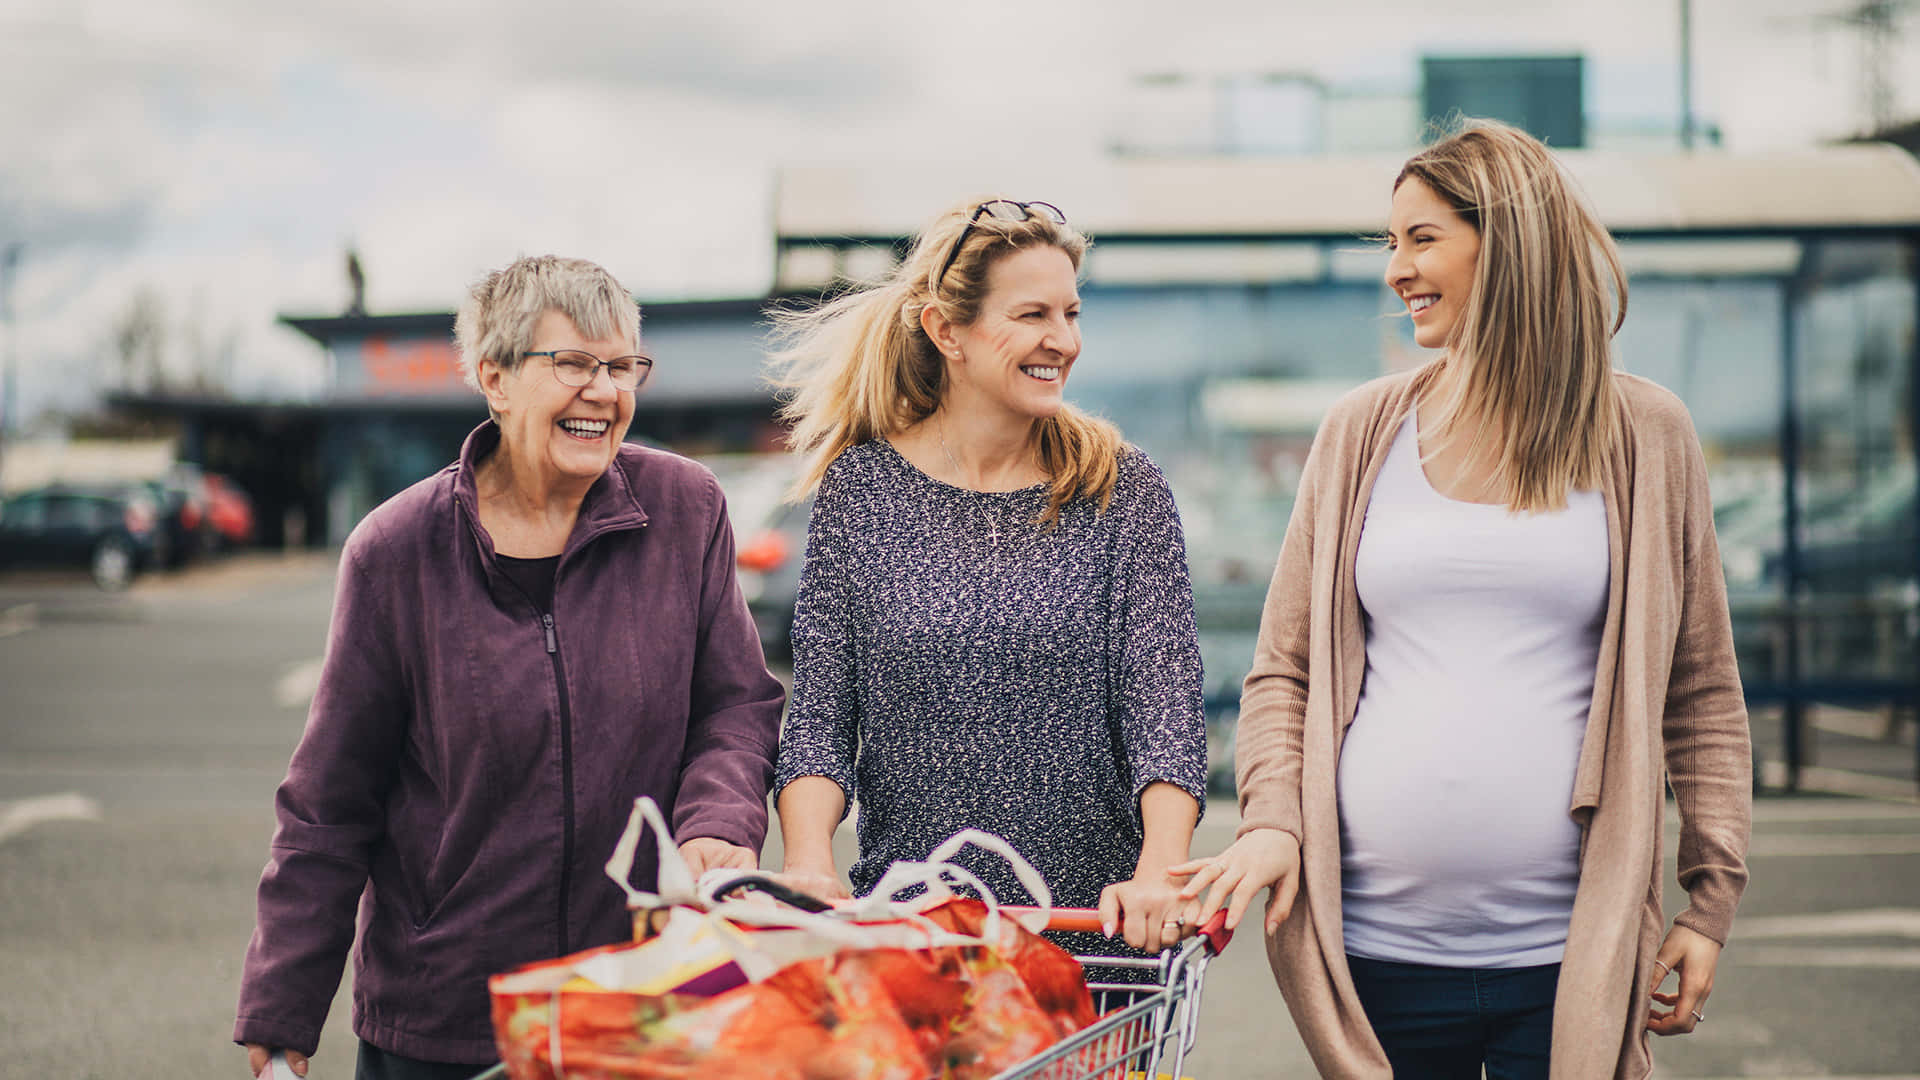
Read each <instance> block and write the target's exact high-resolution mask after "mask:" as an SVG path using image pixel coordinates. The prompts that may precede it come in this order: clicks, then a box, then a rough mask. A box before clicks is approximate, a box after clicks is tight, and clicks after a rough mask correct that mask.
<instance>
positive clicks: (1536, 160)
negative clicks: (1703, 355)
mask: <svg viewBox="0 0 1920 1080" xmlns="http://www.w3.org/2000/svg"><path fill="white" fill-rule="evenodd" d="M1410 178H1411V179H1418V180H1419V181H1420V182H1421V183H1424V184H1426V185H1427V186H1428V187H1429V188H1431V189H1433V191H1434V193H1435V194H1436V195H1438V196H1439V197H1440V198H1441V199H1443V200H1444V201H1446V203H1447V204H1448V205H1450V206H1452V207H1453V209H1454V211H1455V212H1456V213H1458V214H1459V215H1460V216H1461V217H1462V218H1464V219H1466V221H1467V223H1468V224H1470V225H1472V226H1473V228H1474V230H1475V231H1476V232H1478V233H1479V235H1480V255H1479V260H1478V263H1477V265H1476V266H1475V268H1474V284H1473V293H1472V296H1471V297H1470V298H1469V300H1468V303H1467V306H1466V310H1465V311H1464V312H1463V313H1462V315H1461V318H1460V320H1459V322H1457V323H1456V324H1455V325H1454V327H1453V332H1452V333H1451V334H1450V335H1448V340H1447V344H1446V350H1447V351H1446V356H1445V358H1444V360H1443V361H1442V363H1443V364H1444V365H1445V368H1446V369H1452V370H1450V371H1444V373H1445V374H1448V375H1450V378H1447V379H1445V380H1442V381H1443V382H1445V383H1446V384H1447V385H1448V387H1449V392H1448V393H1446V394H1445V395H1444V396H1442V397H1441V398H1439V399H1438V400H1437V404H1438V405H1439V411H1440V419H1439V423H1438V425H1437V428H1438V430H1437V431H1436V432H1435V434H1436V435H1437V440H1436V443H1435V449H1436V452H1437V450H1438V449H1439V448H1441V447H1445V446H1449V445H1452V444H1453V443H1454V442H1455V441H1456V440H1458V439H1460V438H1463V437H1469V436H1470V437H1471V442H1470V443H1469V445H1468V452H1467V456H1466V461H1467V467H1468V468H1472V467H1474V466H1477V465H1482V464H1485V463H1487V462H1488V461H1489V460H1490V461H1491V463H1492V465H1493V473H1492V485H1493V488H1494V490H1495V491H1496V492H1498V493H1499V495H1500V498H1501V501H1502V502H1504V503H1505V504H1506V505H1507V506H1508V507H1509V508H1510V509H1512V510H1514V511H1516V512H1537V511H1545V510H1559V509H1562V508H1564V507H1565V506H1566V505H1567V493H1568V492H1569V491H1571V490H1592V489H1595V488H1598V487H1599V486H1600V480H1601V475H1602V473H1603V470H1604V466H1605V462H1606V460H1607V456H1608V455H1609V453H1610V452H1611V451H1612V450H1613V448H1614V446H1615V445H1616V442H1617V441H1618V440H1619V439H1620V438H1621V422H1622V416H1623V413H1622V409H1621V406H1620V403H1619V401H1618V400H1617V397H1616V391H1615V389H1614V385H1613V378H1612V371H1613V349H1612V338H1613V335H1614V334H1615V333H1616V332H1618V330H1619V329H1620V326H1621V324H1622V323H1623V322H1624V321H1625V320H1626V317H1627V275H1626V272H1625V271H1624V270H1623V269H1622V268H1621V265H1620V252H1619V249H1618V248H1617V247H1616V246H1615V245H1614V242H1613V237H1612V236H1611V235H1609V234H1608V232H1607V230H1606V228H1605V227H1604V226H1603V225H1601V224H1600V219H1599V218H1598V216H1596V215H1595V214H1594V212H1593V210H1592V208H1591V207H1589V206H1588V205H1587V203H1586V200H1585V198H1584V197H1583V196H1582V195H1581V193H1580V191H1579V190H1578V189H1577V188H1576V187H1575V185H1574V183H1573V181H1572V179H1571V178H1570V177H1568V176H1567V175H1566V173H1565V172H1564V170H1563V167H1562V166H1561V164H1560V162H1559V161H1558V160H1556V159H1555V158H1554V156H1553V154H1552V153H1551V152H1550V151H1549V150H1548V149H1547V148H1546V147H1545V146H1544V145H1542V144H1541V143H1540V141H1539V140H1537V139H1535V138H1533V137H1532V136H1530V135H1528V134H1526V133H1525V132H1522V131H1520V130H1519V129H1517V128H1513V127H1510V126H1508V125H1506V124H1502V123H1499V122H1497V121H1492V120H1465V121H1462V122H1461V123H1460V124H1459V126H1458V127H1457V129H1456V131H1455V133H1454V134H1452V135H1451V136H1449V137H1447V138H1445V139H1443V140H1441V141H1440V142H1437V143H1435V144H1434V145H1432V146H1430V147H1428V148H1427V149H1426V150H1424V151H1422V152H1421V153H1419V154H1417V155H1415V156H1414V157H1413V158H1412V159H1410V160H1409V161H1408V162H1407V163H1406V165H1405V167H1403V168H1402V169H1401V170H1400V175H1399V177H1398V178H1397V179H1395V180H1394V182H1393V188H1394V190H1395V191H1398V190H1400V185H1401V184H1403V183H1405V182H1406V181H1407V180H1408V179H1410ZM1603 271H1604V276H1603ZM1606 278H1611V283H1612V288H1611V289H1609V288H1608V283H1607V281H1606ZM1489 421H1491V422H1492V423H1493V424H1494V425H1495V429H1496V430H1497V431H1498V432H1499V435H1500V444H1499V445H1498V446H1497V447H1496V446H1492V445H1490V440H1486V439H1483V438H1482V437H1481V436H1482V434H1483V431H1484V428H1485V426H1486V424H1487V422H1489ZM1469 425H1475V426H1474V430H1472V431H1471V432H1469V431H1468V430H1466V429H1467V427H1468V426H1469Z"/></svg>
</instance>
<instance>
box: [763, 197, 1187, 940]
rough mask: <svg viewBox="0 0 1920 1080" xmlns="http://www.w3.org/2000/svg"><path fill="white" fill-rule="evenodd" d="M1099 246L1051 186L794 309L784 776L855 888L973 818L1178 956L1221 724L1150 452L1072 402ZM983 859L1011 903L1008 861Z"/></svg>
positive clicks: (973, 218)
mask: <svg viewBox="0 0 1920 1080" xmlns="http://www.w3.org/2000/svg"><path fill="white" fill-rule="evenodd" d="M1086 246H1087V241H1086V239H1085V238H1084V237H1083V236H1081V234H1080V233H1079V232H1077V231H1076V230H1075V229H1073V227H1072V226H1070V225H1068V224H1067V222H1066V218H1065V216H1064V215H1063V214H1062V213H1061V212H1060V211H1059V210H1058V209H1056V208H1055V207H1053V206H1051V205H1049V204H1047V203H1038V202H1034V203H1019V202H1011V201H1007V200H992V201H989V202H984V203H980V204H978V205H966V206H961V207H957V208H955V209H954V210H951V211H949V212H947V213H946V214H943V215H941V216H940V217H939V218H938V219H937V220H935V221H934V222H933V224H932V225H931V226H929V227H928V228H927V229H926V230H925V231H924V232H923V233H922V234H921V235H920V237H919V238H918V239H917V241H916V242H915V243H914V245H913V247H912V249H911V250H910V251H909V253H908V254H907V256H906V258H905V260H904V261H903V262H902V263H901V264H900V265H899V266H898V267H897V268H896V269H895V271H894V272H893V273H892V275H891V276H890V277H889V278H887V279H886V280H885V281H884V282H882V283H880V284H878V285H876V286H874V287H871V288H867V289H863V290H859V291H856V292H854V293H852V294H850V295H847V296H844V297H841V298H840V299H838V300H837V301H834V302H832V303H830V304H827V305H825V306H823V307H821V308H818V309H816V310H814V311H812V312H807V313H801V314H797V315H795V316H793V317H792V318H790V319H789V320H788V322H787V327H786V329H787V330H788V332H789V337H788V344H789V346H790V348H789V349H788V350H787V351H786V352H785V353H784V355H783V356H782V357H780V358H777V362H778V363H781V364H783V367H782V369H781V370H782V372H783V373H782V376H781V378H782V380H783V381H784V382H785V383H786V385H787V386H788V387H789V388H790V389H791V390H792V393H793V396H792V398H791V400H790V403H789V406H788V409H787V414H788V416H789V417H790V418H792V419H794V420H795V421H796V426H795V428H794V432H793V437H792V438H793V443H794V445H795V446H796V447H797V448H798V449H800V450H802V451H804V452H806V453H807V454H808V455H809V457H808V464H807V472H806V475H805V479H804V481H803V484H804V486H805V487H814V486H816V485H817V490H818V494H817V497H816V498H815V501H814V507H813V515H812V519H811V521H810V522H809V526H808V538H807V555H806V562H805V566H804V568H803V571H802V576H801V582H800V592H799V596H798V600H797V603H796V608H797V610H796V614H795V618H794V628H793V654H794V686H793V706H792V709H791V711H790V712H789V714H788V718H787V723H786V727H785V729H784V730H783V732H782V735H781V742H780V760H779V766H778V772H777V777H776V784H777V788H778V790H779V810H780V831H781V836H782V838H783V840H784V842H785V845H786V864H785V869H786V871H787V872H788V873H789V874H791V875H794V876H795V877H796V878H798V879H800V880H801V881H802V882H803V883H805V884H809V885H811V886H812V887H813V888H815V889H816V890H817V891H820V892H822V893H826V894H830V895H831V894H839V895H845V893H846V889H845V887H844V886H843V885H841V884H840V881H839V878H838V874H837V871H836V868H835V865H834V858H833V852H832V849H831V840H832V837H833V833H834V831H835V829H836V827H837V826H838V825H839V823H840V820H841V819H842V817H844V816H845V814H846V812H847V809H848V805H849V801H850V800H852V799H856V798H857V799H858V801H859V806H860V814H859V821H858V827H857V835H858V837H859V846H860V853H859V859H858V861H856V862H855V863H854V864H853V867H852V873H851V877H852V882H853V888H854V890H855V891H857V892H863V893H864V892H866V891H869V890H871V889H872V888H873V886H874V884H875V883H876V881H877V880H878V879H879V877H880V876H881V874H882V873H883V872H884V871H885V870H886V868H887V867H888V865H890V864H891V863H893V862H894V861H896V860H901V859H915V860H917V859H924V858H925V857H926V856H927V854H928V852H929V850H931V849H932V848H933V847H934V846H936V845H937V844H939V843H940V842H941V841H943V840H945V839H946V838H947V837H948V836H949V835H951V834H952V833H954V832H956V831H958V830H960V829H962V828H967V827H973V828H980V829H985V830H987V831H988V832H992V833H996V834H998V835H1000V836H1002V837H1003V838H1005V839H1006V840H1008V841H1010V842H1011V843H1012V844H1013V846H1014V847H1015V848H1017V849H1018V850H1019V851H1020V852H1021V853H1022V854H1023V855H1025V856H1026V857H1027V858H1029V859H1031V860H1032V862H1033V863H1034V865H1035V867H1036V868H1037V869H1038V870H1039V871H1040V873H1041V875H1042V876H1043V877H1044V878H1045V880H1046V882H1047V884H1048V886H1049V887H1050V888H1051V889H1052V891H1053V896H1054V900H1055V901H1056V902H1057V903H1061V904H1066V905H1072V906H1083V907H1091V906H1093V905H1094V904H1096V903H1098V904H1099V905H1100V906H1101V907H1102V909H1103V911H1104V913H1105V919H1106V922H1107V927H1108V934H1109V936H1111V935H1112V934H1113V933H1115V932H1116V931H1117V932H1122V933H1124V936H1125V938H1126V940H1127V941H1128V942H1130V943H1131V944H1133V945H1134V946H1136V947H1139V948H1146V949H1149V950H1152V949H1158V948H1159V947H1160V946H1161V945H1162V944H1163V943H1165V942H1170V941H1173V940H1177V939H1178V938H1179V937H1181V936H1182V934H1183V929H1182V922H1183V916H1184V915H1185V914H1186V910H1187V908H1188V907H1190V906H1197V905H1189V904H1186V903H1183V902H1181V901H1180V900H1179V899H1178V891H1179V882H1178V881H1176V880H1175V879H1173V878H1172V877H1170V876H1169V875H1168V874H1167V873H1166V870H1167V868H1168V867H1170V866H1172V865H1174V864H1176V863H1179V862H1183V861H1185V859H1186V858H1187V852H1188V845H1189V842H1190V840H1191V838H1192V834H1193V827H1194V823H1195V821H1196V820H1197V818H1198V815H1199V811H1200V807H1201V803H1202V800H1203V798H1204V787H1203V785H1204V778H1205V771H1206V730H1205V723H1204V720H1203V716H1202V712H1201V699H1200V656H1199V649H1198V646H1197V644H1196V638H1195V631H1194V621H1193V595H1192V589H1191V587H1190V586H1189V584H1188V577H1187V563H1186V550H1185V544H1184V541H1183V540H1182V537H1181V530H1180V520H1179V517H1178V515H1177V514H1176V513H1175V510H1174V503H1173V496H1172V494H1171V492H1170V491H1169V489H1168V487H1167V483H1166V481H1165V479H1163V478H1162V476H1161V475H1160V472H1159V470H1158V469H1156V468H1155V467H1154V464H1153V462H1151V461H1150V460H1148V458H1147V456H1146V455H1145V454H1144V453H1141V452H1140V451H1139V450H1137V449H1135V448H1132V447H1130V446H1127V445H1126V444H1124V443H1123V442H1122V441H1121V438H1120V433H1119V432H1118V431H1117V430H1115V429H1114V427H1113V426H1112V425H1111V424H1108V423H1106V422H1105V421H1102V420H1098V419H1095V418H1092V417H1090V416H1087V415H1086V414H1083V413H1081V412H1079V411H1078V410H1076V409H1074V408H1073V407H1072V406H1070V405H1068V404H1066V402H1065V401H1064V400H1063V399H1062V390H1063V387H1064V385H1065V383H1066V381H1067V378H1068V375H1069V374H1070V373H1071V371H1072V370H1073V367H1074V364H1075V362H1076V361H1077V360H1078V359H1079V357H1080V329H1079V318H1080V295H1079V289H1078V284H1077V274H1078V270H1079V266H1080V260H1081V256H1082V254H1083V253H1084V252H1085V250H1086ZM978 854H979V853H977V852H972V851H969V852H967V853H965V854H964V855H963V858H962V861H963V862H965V863H967V864H968V865H969V867H970V868H971V869H973V870H975V872H976V873H978V874H979V876H980V877H981V878H983V879H984V880H985V881H986V882H987V884H988V885H989V887H991V888H992V889H993V890H994V891H995V893H996V894H997V895H998V896H1000V897H1001V898H1002V899H1005V900H1010V901H1016V902H1021V901H1026V900H1027V899H1028V897H1027V895H1026V892H1025V890H1024V889H1021V888H1020V887H1019V885H1018V883H1017V882H1016V881H1015V880H1014V879H1013V877H1012V876H1011V875H1010V874H1009V873H1008V872H1007V870H1006V868H1005V866H1004V864H1002V863H1000V862H999V861H998V860H997V859H994V858H985V857H983V858H978V859H975V858H974V856H977V855H978Z"/></svg>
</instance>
